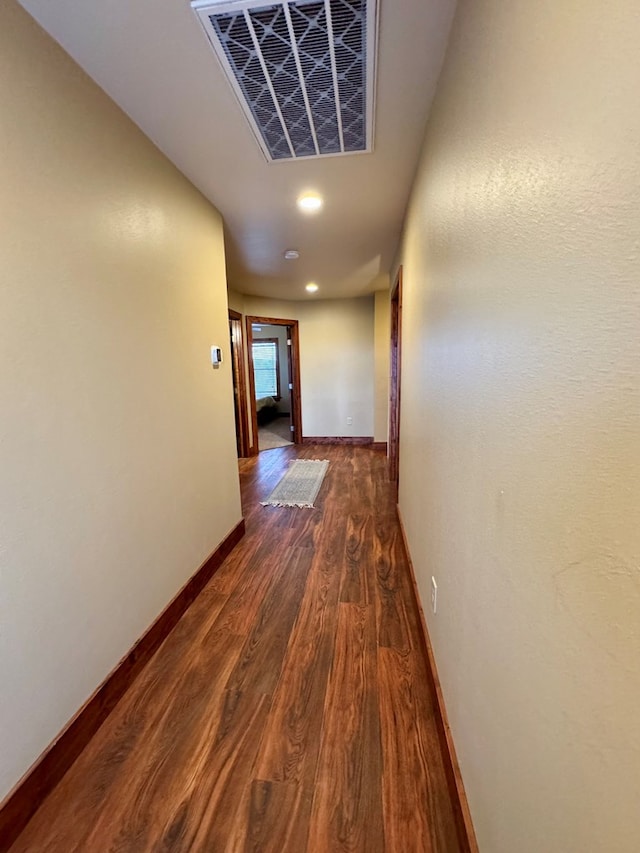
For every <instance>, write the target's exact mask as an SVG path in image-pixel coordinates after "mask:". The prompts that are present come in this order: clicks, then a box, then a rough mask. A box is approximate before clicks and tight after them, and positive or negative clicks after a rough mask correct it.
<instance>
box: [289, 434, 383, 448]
mask: <svg viewBox="0 0 640 853" xmlns="http://www.w3.org/2000/svg"><path fill="white" fill-rule="evenodd" d="M302 443H303V444H342V445H348V444H351V445H357V446H358V447H360V446H364V445H371V444H373V436H372V435H305V436H303V438H302Z"/></svg>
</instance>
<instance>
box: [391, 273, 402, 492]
mask: <svg viewBox="0 0 640 853" xmlns="http://www.w3.org/2000/svg"><path fill="white" fill-rule="evenodd" d="M401 366H402V267H400V268H399V269H398V274H397V275H396V280H395V283H394V285H393V290H392V291H391V378H390V399H389V479H390V480H391V482H392V483H393V486H394V490H395V495H396V501H397V500H398V489H399V485H400V369H401Z"/></svg>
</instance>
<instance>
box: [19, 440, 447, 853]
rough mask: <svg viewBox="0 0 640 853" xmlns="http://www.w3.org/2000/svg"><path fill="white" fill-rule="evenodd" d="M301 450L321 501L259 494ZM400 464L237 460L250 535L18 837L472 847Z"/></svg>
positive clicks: (359, 453)
mask: <svg viewBox="0 0 640 853" xmlns="http://www.w3.org/2000/svg"><path fill="white" fill-rule="evenodd" d="M296 456H299V457H303V458H304V457H306V458H318V457H320V458H328V459H329V460H330V462H331V464H330V467H329V471H328V473H327V476H326V478H325V481H324V484H323V486H322V489H321V491H320V495H319V497H318V500H317V506H316V508H315V509H314V510H310V511H305V510H294V509H291V510H289V509H277V510H272V509H269V508H265V507H262V506H261V505H260V503H259V501H260V500H262V499H264V498H265V497H266V495H268V493H269V492H270V490H271V489H272V487H273V485H274V484H275V483H276V482H277V481H278V479H279V478H280V476H281V475H282V473H283V472H284V470H285V468H286V465H287V463H288V461H289V460H290V459H292V458H294V457H296ZM386 464H387V463H386V458H385V457H384V455H383V454H381V453H379V452H375V451H372V450H370V449H368V448H359V447H321V448H320V447H314V446H310V447H304V448H302V447H291V448H283V449H281V450H273V451H271V452H270V453H267V454H262V455H260V456H259V457H254V458H252V459H246V460H242V461H241V462H240V470H241V481H242V496H243V509H244V516H245V519H246V524H247V533H246V536H245V538H244V539H243V540H242V541H241V542H240V544H239V545H238V546H237V547H236V549H235V550H234V552H233V553H232V554H231V555H230V556H229V557H228V558H227V560H226V561H225V563H224V564H223V565H222V566H221V568H220V569H219V570H218V572H217V574H216V575H215V576H214V578H213V579H212V581H211V582H210V583H209V585H208V586H207V587H206V588H205V590H204V591H203V592H202V594H201V595H200V597H199V598H198V599H197V600H196V601H195V602H194V604H193V605H192V606H191V608H190V609H189V610H188V611H187V613H186V614H185V616H184V617H183V618H182V620H181V621H180V622H179V624H178V626H177V627H176V629H175V630H174V631H173V633H172V634H171V635H170V636H169V637H168V639H167V640H166V641H165V643H164V644H163V646H162V647H161V648H160V650H159V651H158V653H157V654H156V655H155V657H154V658H153V659H152V660H151V662H150V663H149V665H148V666H147V668H146V669H145V670H144V671H143V673H142V674H141V676H140V677H139V679H138V681H137V682H136V683H135V684H134V686H133V687H132V689H131V690H130V691H129V693H128V694H127V695H126V696H125V697H124V699H123V700H122V701H121V703H120V705H119V706H118V707H117V708H116V710H115V711H114V712H113V714H112V715H111V717H110V718H109V719H108V720H107V722H106V723H105V724H104V726H103V727H102V729H101V730H100V731H99V732H98V734H97V735H96V737H95V738H94V740H93V741H92V743H91V744H90V745H89V747H88V748H87V749H86V750H85V752H84V753H83V755H82V756H81V757H80V759H79V760H78V761H77V762H76V764H75V765H74V767H73V768H72V769H71V770H70V771H69V773H68V774H67V775H66V777H65V778H64V779H63V780H62V782H61V783H60V784H59V786H58V788H57V789H56V790H54V792H53V793H52V794H51V795H50V796H49V798H48V800H46V801H45V804H44V805H43V807H42V808H41V809H40V810H39V812H38V813H37V814H36V815H35V817H34V818H33V819H32V821H31V823H30V824H29V825H28V827H27V829H26V830H25V832H24V833H23V834H22V836H21V837H20V838H19V839H18V841H17V842H16V844H15V845H14V846H13V847H12V848H11V849H12V851H13V853H24V851H36V850H37V851H45V850H46V851H50V853H54V851H60V853H62V851H64V853H71V851H89V850H90V851H92V853H100V851H107V850H118V851H130V853H134V851H135V853H140V851H159V850H171V851H178V850H180V851H187V850H189V851H216V853H218V851H229V853H232V852H233V853H236V851H244V850H247V851H249V850H251V851H260V853H267V851H286V852H287V853H302V852H303V851H310V853H316V851H317V853H321V851H329V850H331V851H343V850H344V851H352V852H353V851H362V853H365V851H366V853H377V851H380V853H382V851H387V853H399V852H400V851H402V853H410V851H416V853H418V851H433V853H437V851H443V853H445V852H446V853H455V851H457V850H459V849H460V848H459V845H458V842H457V839H456V830H455V821H454V815H453V813H452V808H451V803H450V800H449V795H448V789H447V783H446V778H445V772H444V767H443V763H442V759H441V755H440V751H439V741H438V736H437V732H436V728H435V724H434V721H433V714H434V707H433V703H432V701H431V695H430V690H429V686H428V685H429V681H428V675H427V671H426V664H425V661H424V659H423V657H422V655H421V652H420V648H421V647H420V638H419V627H418V625H419V623H418V616H417V613H416V610H415V605H414V599H413V595H412V592H411V584H410V578H409V573H408V567H407V564H406V559H405V557H404V551H403V548H402V544H401V535H400V530H399V526H398V522H397V518H396V513H395V506H394V502H393V498H392V494H391V490H390V488H389V485H388V483H387V481H386Z"/></svg>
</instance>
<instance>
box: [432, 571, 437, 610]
mask: <svg viewBox="0 0 640 853" xmlns="http://www.w3.org/2000/svg"><path fill="white" fill-rule="evenodd" d="M437 607H438V584H437V583H436V579H435V578H434V577H432V578H431V609H432V610H433V612H434V613H435V612H436V609H437Z"/></svg>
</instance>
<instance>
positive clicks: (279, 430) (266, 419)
mask: <svg viewBox="0 0 640 853" xmlns="http://www.w3.org/2000/svg"><path fill="white" fill-rule="evenodd" d="M247 342H248V355H249V397H250V406H251V419H252V425H253V448H252V451H253V453H260V452H261V451H264V450H272V449H274V448H276V447H285V446H287V445H289V444H293V443H295V444H297V443H299V442H300V441H301V438H302V430H301V417H300V370H299V361H300V359H299V349H298V321H297V320H280V319H275V318H272V317H247Z"/></svg>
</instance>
